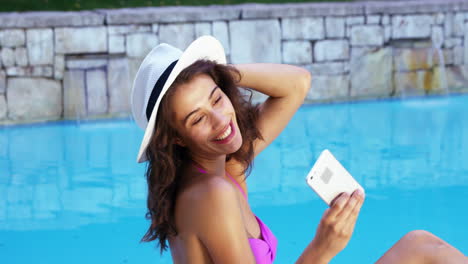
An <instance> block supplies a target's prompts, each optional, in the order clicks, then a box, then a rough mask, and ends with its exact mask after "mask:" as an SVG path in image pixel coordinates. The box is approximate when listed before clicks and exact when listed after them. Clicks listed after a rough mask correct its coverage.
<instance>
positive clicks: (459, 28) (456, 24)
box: [453, 12, 467, 37]
mask: <svg viewBox="0 0 468 264" xmlns="http://www.w3.org/2000/svg"><path fill="white" fill-rule="evenodd" d="M466 20H467V15H466V14H465V13H461V12H459V13H455V15H454V17H453V36H455V37H463V35H464V34H465V28H464V26H465V21H466Z"/></svg>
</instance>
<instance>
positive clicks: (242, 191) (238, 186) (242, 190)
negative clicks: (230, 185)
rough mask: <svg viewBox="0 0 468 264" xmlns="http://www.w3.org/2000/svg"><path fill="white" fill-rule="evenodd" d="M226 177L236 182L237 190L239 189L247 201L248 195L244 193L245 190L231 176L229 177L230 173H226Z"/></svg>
mask: <svg viewBox="0 0 468 264" xmlns="http://www.w3.org/2000/svg"><path fill="white" fill-rule="evenodd" d="M226 175H227V176H228V177H229V178H230V179H231V181H233V182H234V184H236V185H237V188H239V190H240V191H241V193H242V194H243V195H244V198H245V199H246V200H247V195H246V194H245V192H244V189H242V187H241V186H240V184H239V183H238V182H237V181H236V180H235V179H234V178H233V177H232V176H231V175H229V173H228V172H227V171H226Z"/></svg>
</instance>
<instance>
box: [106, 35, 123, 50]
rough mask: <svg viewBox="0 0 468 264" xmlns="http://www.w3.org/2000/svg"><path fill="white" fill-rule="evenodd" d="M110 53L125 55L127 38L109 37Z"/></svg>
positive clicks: (119, 36)
mask: <svg viewBox="0 0 468 264" xmlns="http://www.w3.org/2000/svg"><path fill="white" fill-rule="evenodd" d="M108 49H109V53H125V37H124V36H122V35H109V48H108Z"/></svg>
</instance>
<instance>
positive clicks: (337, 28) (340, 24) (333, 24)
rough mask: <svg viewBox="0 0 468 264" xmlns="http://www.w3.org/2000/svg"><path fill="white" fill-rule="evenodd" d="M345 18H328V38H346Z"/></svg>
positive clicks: (326, 24)
mask: <svg viewBox="0 0 468 264" xmlns="http://www.w3.org/2000/svg"><path fill="white" fill-rule="evenodd" d="M345 31H346V27H345V18H343V17H326V18H325V32H326V36H327V38H344V37H345Z"/></svg>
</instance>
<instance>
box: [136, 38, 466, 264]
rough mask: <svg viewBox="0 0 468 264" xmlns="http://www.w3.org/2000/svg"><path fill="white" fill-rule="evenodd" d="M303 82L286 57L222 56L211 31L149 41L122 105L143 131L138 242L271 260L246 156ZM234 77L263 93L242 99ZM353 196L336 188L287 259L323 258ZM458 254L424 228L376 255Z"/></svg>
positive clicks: (336, 247)
mask: <svg viewBox="0 0 468 264" xmlns="http://www.w3.org/2000/svg"><path fill="white" fill-rule="evenodd" d="M310 85H311V75H310V73H309V72H308V71H307V70H305V69H303V68H300V67H296V66H291V65H285V64H267V63H263V64H262V63H255V64H236V65H228V64H226V56H225V54H224V49H223V47H222V45H221V43H220V42H219V41H218V40H216V39H215V38H213V37H212V36H203V37H200V38H198V39H197V40H195V41H194V42H192V43H191V44H190V45H189V47H188V48H187V49H186V50H185V51H183V52H182V51H181V50H179V49H177V48H175V47H173V46H171V45H168V44H164V43H163V44H160V45H158V46H156V47H155V48H154V49H153V50H152V51H151V52H150V53H149V54H148V55H147V56H146V57H145V59H144V60H143V62H142V64H141V66H140V69H139V70H138V73H137V75H136V78H135V82H134V86H133V89H132V112H133V115H134V118H135V121H136V122H137V123H138V125H139V126H140V127H141V128H142V129H143V130H145V134H144V137H143V140H142V143H141V146H140V151H139V154H138V157H137V160H138V161H139V162H142V161H146V160H147V161H148V162H149V163H148V167H147V171H146V178H147V183H148V197H147V207H148V211H147V214H146V215H147V218H148V219H149V220H151V225H150V227H149V229H148V231H147V233H146V235H145V236H144V237H143V241H153V240H157V241H158V242H159V246H160V248H161V251H164V250H165V249H167V247H168V243H169V247H170V249H171V254H172V258H173V260H174V263H223V264H225V263H246V264H249V263H250V264H252V263H257V264H258V263H261V264H271V263H272V262H273V261H274V259H275V256H276V250H277V239H276V237H275V236H274V235H273V232H272V231H271V230H270V229H269V228H268V226H267V225H266V224H264V223H263V222H262V221H261V220H260V219H259V218H258V217H257V216H256V215H255V214H254V213H253V212H252V210H251V208H250V205H249V201H248V192H247V183H246V181H245V179H246V177H247V175H248V172H249V169H250V168H251V165H252V162H253V160H254V158H255V156H257V155H258V154H259V153H260V152H262V151H263V150H264V149H265V147H266V146H268V145H269V144H270V143H272V141H273V140H274V139H275V138H277V137H278V135H279V134H280V132H281V131H282V130H283V129H284V128H285V127H286V125H287V124H288V122H289V121H290V120H291V118H292V117H293V116H294V114H295V113H296V111H297V110H298V108H299V106H300V105H301V104H302V102H303V100H304V98H305V96H306V94H307V91H308V90H309V88H310ZM238 86H239V87H249V88H251V89H255V90H256V91H258V92H261V93H264V94H266V95H268V99H267V100H266V101H265V102H263V103H262V104H260V105H252V104H251V102H250V100H247V98H246V97H243V96H242V94H241V92H240V90H241V88H238ZM272 162H276V161H274V160H273V161H272ZM363 202H364V195H363V193H361V192H359V191H358V190H357V191H354V192H353V193H352V194H348V193H342V194H340V195H339V196H338V197H336V198H335V199H334V201H332V203H331V206H330V208H328V209H327V210H326V211H325V212H324V214H323V216H322V219H321V221H320V223H319V225H318V227H317V229H316V233H315V237H314V239H313V240H312V241H311V242H310V243H309V245H308V246H307V247H306V248H305V250H304V251H303V252H302V254H301V256H300V257H299V259H298V262H297V263H318V264H322V263H328V262H329V261H330V260H331V259H332V258H334V257H335V256H336V255H337V254H338V253H339V252H340V251H342V250H343V249H344V248H345V247H346V246H347V244H348V242H349V240H350V238H351V235H352V233H353V231H354V227H355V224H356V221H357V218H358V215H359V212H360V209H361V206H362V205H363ZM288 224H290V223H285V225H288ZM467 262H468V259H467V258H466V257H465V256H464V255H463V254H462V253H461V252H460V251H458V250H457V249H455V248H454V247H452V246H451V245H449V244H447V243H446V242H444V241H442V240H441V239H439V238H437V237H436V236H434V235H432V234H431V233H429V232H426V231H413V232H409V233H408V234H407V235H405V236H404V237H403V238H402V239H401V240H400V241H398V242H397V243H396V244H395V245H394V246H393V247H392V248H391V249H390V250H388V251H387V252H386V253H385V254H384V255H383V256H382V257H381V258H380V259H379V260H378V261H377V263H379V264H386V263H418V264H419V263H467Z"/></svg>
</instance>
